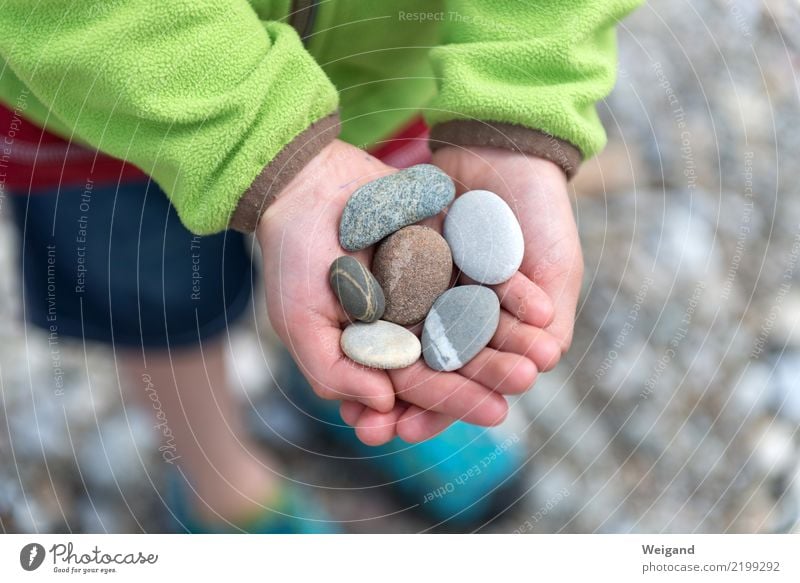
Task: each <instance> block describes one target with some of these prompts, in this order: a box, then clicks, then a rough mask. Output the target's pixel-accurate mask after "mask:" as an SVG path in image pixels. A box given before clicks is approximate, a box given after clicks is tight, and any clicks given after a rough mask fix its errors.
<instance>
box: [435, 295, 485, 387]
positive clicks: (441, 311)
mask: <svg viewBox="0 0 800 583" xmlns="http://www.w3.org/2000/svg"><path fill="white" fill-rule="evenodd" d="M499 322H500V302H499V301H498V299H497V295H496V294H495V293H494V292H493V291H492V290H490V289H489V288H486V287H482V286H479V285H464V286H461V287H455V288H453V289H450V290H447V291H446V292H444V293H443V294H442V295H441V296H439V299H437V300H436V302H435V303H434V304H433V307H432V308H431V311H430V312H429V313H428V316H427V318H425V325H424V327H423V329H422V355H423V356H424V357H425V362H426V363H427V364H428V366H429V367H431V368H432V369H433V370H441V371H451V370H457V369H459V368H461V367H462V366H464V365H465V364H467V363H468V362H469V361H470V360H472V359H473V358H475V356H477V355H478V353H479V352H480V351H481V350H483V349H484V348H485V347H486V345H487V344H489V341H490V340H491V339H492V336H494V333H495V332H496V331H497V325H498V323H499Z"/></svg>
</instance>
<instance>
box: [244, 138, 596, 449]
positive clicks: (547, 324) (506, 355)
mask: <svg viewBox="0 0 800 583" xmlns="http://www.w3.org/2000/svg"><path fill="white" fill-rule="evenodd" d="M469 155H472V156H474V155H476V154H469ZM465 156H466V154H464V153H458V154H456V155H454V156H452V157H448V156H447V155H446V152H442V153H441V154H438V155H437V160H435V161H436V163H437V164H439V165H440V166H441V167H442V168H443V169H444V170H445V171H446V172H447V173H448V174H450V175H451V176H452V177H453V178H454V179H455V180H456V184H457V185H458V186H459V191H462V190H464V189H470V188H478V187H480V188H487V189H490V190H494V191H495V192H497V194H500V195H501V196H503V198H504V199H506V201H507V202H509V204H510V206H511V207H512V208H513V209H514V211H515V212H516V213H517V216H518V217H519V218H520V219H521V223H522V224H523V231H524V233H525V237H526V257H525V260H524V263H523V266H522V268H521V269H520V273H518V274H516V275H515V276H514V277H512V279H511V280H510V281H509V282H506V283H504V284H501V285H499V286H495V287H494V289H495V291H496V292H497V293H498V296H499V297H500V300H501V305H502V307H503V308H504V310H503V313H502V314H501V319H500V326H499V328H498V331H497V334H496V335H495V338H494V339H493V341H492V343H491V344H490V346H489V347H487V348H485V349H484V350H483V351H482V352H481V353H480V354H479V355H478V356H477V357H475V358H474V359H473V360H472V361H470V362H469V363H468V364H467V365H466V366H465V367H463V368H462V369H460V370H458V371H455V372H436V371H433V370H431V369H430V368H428V367H427V366H426V365H425V362H424V361H423V360H419V361H418V362H416V363H415V364H414V365H412V366H410V367H407V368H404V369H397V370H389V371H384V370H376V369H368V368H365V367H363V366H361V365H359V364H357V363H355V362H353V361H351V360H350V359H348V358H347V357H346V356H345V355H344V354H343V352H342V350H341V348H340V345H339V342H340V338H341V333H342V330H343V329H344V327H346V325H347V324H348V319H347V317H346V315H345V313H344V311H343V310H342V308H341V306H340V305H339V303H338V300H337V299H336V296H335V295H334V294H333V291H332V290H331V289H330V286H329V284H328V269H329V267H330V264H331V263H332V262H333V261H334V260H335V259H336V258H337V257H339V256H341V255H343V254H345V252H344V250H343V249H342V248H341V247H340V245H339V241H338V227H339V219H340V217H341V214H342V210H343V209H344V205H345V204H346V202H347V200H348V198H349V197H350V195H351V194H352V193H353V192H354V191H355V190H356V189H357V188H358V187H359V186H361V185H363V184H365V183H367V182H369V181H371V180H374V179H376V178H379V177H381V176H384V175H387V174H390V173H392V172H396V170H395V169H394V168H391V167H389V166H386V165H385V164H383V163H382V162H380V161H379V160H377V159H376V158H374V157H372V156H370V155H369V154H367V153H365V152H364V151H363V150H360V149H358V148H355V147H353V146H350V145H348V144H345V143H344V142H341V141H335V142H333V143H332V144H330V145H329V146H327V147H326V148H325V149H324V150H323V151H322V152H321V153H320V154H319V155H318V156H317V157H316V158H315V159H314V160H312V161H311V162H310V163H309V164H308V165H307V166H306V167H305V168H304V169H303V170H302V171H301V172H300V173H299V174H298V175H297V176H296V177H295V178H294V179H293V180H292V182H291V183H290V184H289V185H288V186H287V187H286V188H285V189H284V191H283V192H282V193H281V194H280V195H279V196H278V198H277V200H276V201H275V202H274V203H273V204H272V205H271V206H270V207H269V208H268V209H267V211H266V212H265V214H264V216H263V217H262V219H261V221H260V224H259V227H258V231H257V237H258V241H259V243H260V244H261V247H262V255H263V262H264V280H265V285H266V292H267V308H268V313H269V317H270V320H271V322H272V324H273V326H274V328H275V330H276V332H277V333H278V335H279V336H280V338H281V340H282V341H283V342H284V343H285V345H286V346H287V348H288V349H289V351H290V353H291V354H292V356H293V358H294V359H295V360H296V362H297V363H298V366H299V367H300V369H301V370H302V372H303V374H304V375H305V376H306V378H307V379H308V380H309V382H310V384H311V386H312V388H313V389H314V392H315V393H316V394H317V396H319V397H321V398H323V399H335V400H339V401H341V402H342V405H341V413H342V417H343V419H344V420H345V421H346V422H347V423H349V424H350V425H352V426H353V427H355V429H356V432H357V434H358V436H359V437H360V438H361V439H362V441H364V442H365V443H368V444H373V445H377V444H381V443H385V442H387V441H389V440H390V439H392V438H394V437H395V436H400V437H401V438H402V439H404V440H406V441H411V442H414V441H421V440H424V439H427V438H429V437H431V436H433V435H435V434H436V433H438V432H439V431H441V430H443V429H444V428H446V427H447V426H448V425H449V424H450V423H452V422H453V421H454V420H456V419H463V420H464V421H467V422H470V423H475V424H478V425H485V426H489V425H495V424H498V423H500V422H501V421H502V420H503V419H504V418H505V416H506V414H507V411H508V405H507V403H506V400H505V398H504V396H503V395H505V394H518V393H521V392H523V391H525V390H526V389H527V388H529V387H530V386H531V385H532V383H533V381H534V379H535V377H536V374H537V373H538V371H539V370H546V369H547V368H549V367H551V366H553V365H554V364H555V362H556V361H557V360H558V357H559V355H560V353H561V350H562V349H563V348H565V347H566V345H567V344H568V341H569V334H571V324H569V326H568V327H569V330H568V331H567V323H566V322H567V321H566V320H565V319H564V317H563V316H562V317H561V318H559V314H558V313H557V311H554V306H561V307H562V309H564V310H569V309H571V310H572V312H573V314H574V307H575V298H574V297H573V298H572V300H571V302H572V305H571V308H570V307H569V301H570V300H568V299H566V297H567V296H570V295H572V289H571V286H569V285H566V286H562V287H563V288H564V289H557V288H558V281H560V280H562V279H563V278H562V277H561V276H559V277H556V276H553V275H552V274H553V272H554V271H555V269H557V268H558V269H560V266H559V265H557V266H555V267H552V266H551V268H549V269H547V270H546V273H544V272H538V273H537V271H536V269H537V268H542V266H544V265H546V263H547V261H549V259H547V258H550V259H552V258H554V255H553V253H557V252H566V251H565V249H564V248H562V247H558V248H555V249H552V250H550V253H549V254H547V253H546V254H545V255H544V256H543V257H544V258H545V259H544V260H543V259H540V258H536V259H531V258H529V257H528V254H529V253H528V249H529V248H530V247H531V244H530V241H529V239H530V238H531V237H532V235H531V232H530V229H529V228H527V227H526V225H525V222H524V219H525V218H526V217H527V214H521V210H520V209H522V210H523V211H524V210H525V208H524V207H525V205H523V206H522V207H519V205H517V207H519V208H517V207H515V204H514V203H513V202H512V200H511V199H510V198H509V196H511V197H519V196H521V195H524V196H526V197H527V196H529V193H528V190H527V187H526V189H523V190H520V188H521V187H522V186H523V184H522V182H517V181H514V182H513V183H511V184H502V183H503V176H495V177H494V180H493V181H491V182H488V181H484V178H481V177H480V175H472V174H471V172H472V168H470V167H469V166H470V165H469V164H467V163H466V162H465V161H464V157H465ZM481 159H482V160H484V161H485V163H486V166H487V167H489V168H491V167H492V166H493V163H492V160H489V159H486V158H485V157H482V158H481ZM459 160H461V161H459ZM548 164H549V163H548ZM534 166H535V164H534ZM495 170H496V169H495ZM548 170H549V169H548ZM556 170H558V169H557V168H556ZM558 172H560V170H558ZM491 173H492V172H490V171H487V172H485V173H484V177H486V176H488V175H489V174H491ZM556 176H557V175H556ZM543 178H544V179H547V178H548V176H539V177H538V178H537V180H539V179H543ZM549 178H550V179H552V178H553V177H552V176H550V177H549ZM561 181H562V183H563V175H562V177H561ZM473 185H474V186H473ZM501 186H503V187H504V188H500V187H501ZM561 186H562V188H564V191H565V187H563V184H562V185H561ZM504 190H505V192H504ZM533 190H538V189H533ZM564 198H565V199H566V196H564ZM523 202H526V201H523ZM555 206H556V207H559V209H560V205H555ZM566 209H567V211H568V216H569V219H570V221H572V215H571V210H570V209H569V202H568V200H567V201H566ZM556 210H557V209H555V208H554V209H553V211H554V212H556ZM560 210H563V209H560ZM525 212H531V211H530V209H529V210H527V211H525ZM533 214H536V213H533ZM562 218H563V217H562ZM427 223H428V225H429V226H432V227H433V228H435V229H437V230H438V231H440V232H441V215H440V216H439V217H435V218H432V219H429V220H428V221H427ZM571 224H572V226H573V229H574V222H571ZM537 228H541V225H540V226H539V227H537ZM566 232H567V233H569V229H567V230H566ZM576 239H577V238H576ZM538 241H539V244H541V241H542V238H541V236H539V239H538ZM565 242H566V241H565ZM351 255H353V256H354V257H355V258H356V259H358V260H359V261H361V262H362V263H363V264H364V265H366V266H369V265H370V262H371V259H372V249H371V248H369V249H366V250H363V251H360V252H357V253H351ZM579 258H580V251H579V248H578V255H577V259H578V260H579ZM578 262H579V261H578ZM537 277H538V279H537ZM574 278H575V273H573V274H572V279H574ZM579 279H580V274H579V273H577V280H578V281H579ZM534 281H535V282H536V283H534ZM574 295H575V297H577V294H576V293H575V294H574ZM415 331H418V330H417V329H415ZM560 331H562V332H564V333H559V332H560Z"/></svg>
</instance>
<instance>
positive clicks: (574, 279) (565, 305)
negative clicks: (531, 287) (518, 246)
mask: <svg viewBox="0 0 800 583" xmlns="http://www.w3.org/2000/svg"><path fill="white" fill-rule="evenodd" d="M544 261H546V264H548V265H558V266H560V267H559V268H558V269H553V270H552V273H550V274H549V275H548V276H547V277H542V278H540V280H537V281H536V283H537V284H538V285H539V286H540V287H541V289H543V290H544V291H545V293H547V295H548V296H549V297H550V298H552V300H553V321H552V322H551V323H550V324H549V325H548V326H546V328H545V329H546V330H547V331H548V332H549V333H550V335H551V336H552V337H553V338H555V339H556V340H557V341H558V343H559V346H560V348H561V351H562V352H566V351H567V350H568V349H569V346H570V344H571V343H572V334H573V330H574V327H575V311H576V308H577V306H578V300H579V298H580V293H581V282H582V281H583V256H582V253H581V249H580V247H579V246H575V248H574V249H572V250H571V251H569V252H564V253H563V254H562V255H555V256H553V257H549V256H548V257H546V258H545V259H544Z"/></svg>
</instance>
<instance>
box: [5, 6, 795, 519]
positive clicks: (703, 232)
mask: <svg viewBox="0 0 800 583" xmlns="http://www.w3.org/2000/svg"><path fill="white" fill-rule="evenodd" d="M619 36H620V80H619V83H618V87H617V89H616V90H615V91H614V93H613V94H612V96H611V97H610V98H609V99H608V100H607V102H606V103H604V104H602V105H601V108H600V109H601V113H602V115H603V117H604V119H605V121H606V124H607V127H608V128H609V134H610V143H609V147H608V148H607V150H606V151H605V152H604V153H603V155H601V156H600V157H599V158H598V159H597V160H595V161H591V162H589V163H587V164H586V165H585V167H584V170H583V171H582V173H581V176H580V177H579V178H578V179H577V180H576V181H575V183H574V188H575V191H576V194H577V195H578V196H576V201H577V202H576V211H577V216H578V219H579V224H580V230H581V234H582V238H583V241H584V243H585V246H584V248H585V253H586V263H587V270H586V278H585V287H584V295H583V299H582V303H581V305H580V311H579V316H578V322H577V330H576V336H575V344H574V347H573V349H572V350H571V351H570V353H569V354H568V355H567V357H566V358H565V360H564V362H563V363H562V364H561V365H560V366H559V367H558V369H557V370H555V371H554V372H552V373H549V374H547V375H544V376H543V377H542V378H541V379H540V381H539V382H538V384H537V387H536V388H535V390H533V391H531V392H529V393H528V394H527V395H525V396H524V397H522V398H520V399H518V400H517V401H516V402H515V404H514V407H513V409H512V415H511V418H510V419H509V421H508V422H507V424H506V426H505V428H504V431H506V432H509V433H511V434H516V435H518V436H520V437H521V438H522V439H521V443H522V444H523V446H524V447H525V448H526V451H527V456H528V458H529V463H527V464H526V465H525V466H524V472H525V477H524V480H523V481H524V485H525V487H524V489H523V492H522V493H521V495H520V496H519V497H518V498H514V499H509V501H508V502H509V505H510V506H511V508H510V510H509V511H508V512H507V513H506V514H505V515H504V516H503V517H502V518H499V519H498V520H496V521H493V522H492V523H491V524H489V525H487V526H486V528H485V530H488V531H494V532H511V531H523V532H541V533H547V532H787V531H792V530H795V531H800V432H799V431H798V428H800V328H798V323H800V287H798V280H799V279H800V267H798V255H800V196H799V195H800V192H799V191H800V183H798V182H797V181H795V180H793V179H791V177H790V174H789V170H790V169H791V168H793V167H794V166H792V165H791V163H792V162H793V161H794V160H792V157H796V155H797V152H798V151H800V132H798V131H797V130H798V128H800V107H798V105H799V103H800V100H799V99H798V94H799V91H800V86H799V85H798V81H797V75H798V71H800V46H798V44H797V40H796V39H800V9H799V8H798V5H797V3H796V2H794V1H792V0H770V1H768V2H747V3H746V2H744V1H741V0H740V1H738V2H737V1H732V0H724V1H723V0H718V1H712V0H701V1H697V2H691V3H689V2H686V1H678V2H668V1H667V0H655V1H654V2H651V3H650V4H649V5H647V6H645V7H643V8H642V9H640V10H639V11H638V12H637V13H635V14H634V15H633V16H632V17H631V18H630V19H628V20H626V21H625V22H624V24H623V25H622V26H621V28H620V34H619ZM2 214H3V215H4V214H5V209H3V213H2ZM15 238H16V234H15V233H13V232H12V231H11V229H10V228H9V227H8V225H7V224H6V223H5V222H2V223H0V265H2V267H3V271H4V272H5V273H7V274H8V273H12V270H13V262H14V260H15V259H14V256H13V250H14V249H16V241H15ZM14 282H15V278H13V277H5V278H0V287H2V290H0V291H1V292H2V297H4V298H6V300H5V301H3V302H0V344H1V345H2V346H3V350H2V351H0V397H2V402H1V403H0V407H1V408H2V411H3V415H1V416H0V426H3V427H0V525H1V526H2V529H3V531H5V532H33V531H39V532H66V531H72V532H85V531H89V532H102V531H108V532H129V531H147V532H153V531H160V530H163V529H164V528H165V527H166V525H165V524H164V521H163V516H164V507H163V503H162V502H161V500H160V499H159V495H158V493H159V492H162V491H163V489H162V480H163V470H164V467H163V466H164V464H163V463H160V461H159V459H160V458H158V457H157V456H156V453H157V452H156V451H155V448H156V445H157V444H156V441H155V438H156V436H155V434H154V432H153V431H152V428H151V423H150V421H149V419H148V418H147V417H145V415H144V414H143V413H142V412H140V411H138V410H137V409H135V408H133V407H130V406H123V400H122V396H121V392H120V390H119V384H118V382H117V376H116V369H115V362H114V358H113V354H111V353H109V352H108V350H106V349H105V348H103V347H99V346H93V345H86V346H84V345H83V344H82V343H76V344H74V345H73V344H68V343H66V342H62V343H61V345H60V346H59V350H60V354H59V356H60V358H61V361H62V368H63V369H64V382H65V385H66V386H65V390H64V391H63V394H58V395H57V394H55V392H54V387H53V377H52V352H51V347H49V346H48V344H47V340H46V337H45V336H44V335H43V334H42V333H41V332H38V331H36V330H30V329H29V330H28V331H27V332H26V331H25V330H24V329H23V328H22V327H21V325H20V321H21V317H20V306H19V298H18V297H17V295H16V288H15V285H14ZM262 316H263V315H262ZM259 320H260V321H259V322H258V323H256V322H248V323H246V324H244V325H242V326H241V327H240V328H238V329H237V330H236V331H235V332H234V333H233V335H232V343H233V346H232V350H231V352H232V354H235V355H236V356H235V362H236V365H237V368H238V371H239V374H240V376H241V378H242V382H243V385H244V389H245V392H244V395H243V396H244V397H246V399H243V402H244V403H247V404H248V405H247V406H248V407H250V408H251V409H252V410H254V411H259V412H262V413H264V414H265V415H266V418H267V419H268V420H269V422H270V424H271V425H272V426H273V427H277V428H278V431H280V432H282V433H283V434H284V435H292V436H293V438H296V439H297V442H298V443H299V444H301V445H304V446H308V447H309V448H321V447H324V444H320V442H318V441H315V440H314V438H313V436H308V435H303V434H302V433H301V432H299V431H298V428H297V423H296V420H295V419H294V418H293V417H292V414H291V412H290V411H289V409H288V408H287V407H286V406H284V405H282V404H281V403H280V401H279V399H277V397H276V391H274V390H273V387H271V384H270V378H271V376H272V375H273V374H278V373H279V372H280V367H281V365H280V358H279V357H278V355H279V350H278V347H277V343H276V342H275V340H274V338H273V337H272V335H271V334H270V332H269V330H268V329H266V325H265V323H264V318H263V317H261V318H259ZM259 342H260V343H261V344H262V345H263V344H266V345H267V347H268V349H269V350H268V354H269V355H270V360H269V361H268V362H267V363H266V365H265V363H264V362H263V359H262V356H261V352H260V349H259ZM231 358H232V359H233V358H234V357H233V356H232V357H231ZM254 430H256V431H257V432H259V433H260V434H263V435H264V436H265V438H266V439H267V440H268V442H269V436H268V435H266V432H265V431H264V428H263V427H258V426H256V427H254ZM272 442H274V439H273V441H272ZM278 450H279V453H280V454H281V455H282V456H284V457H285V459H286V463H287V464H288V465H289V467H290V471H291V472H292V475H293V476H297V477H298V478H302V479H306V480H309V481H316V482H321V481H324V482H325V483H326V484H327V483H330V484H335V485H336V486H337V487H339V488H342V489H339V490H330V491H328V492H326V493H325V494H324V499H325V504H326V506H327V507H328V509H329V511H330V512H331V513H332V514H333V515H334V517H336V518H339V519H341V520H348V521H350V522H348V526H347V528H348V529H349V530H352V531H355V532H373V531H380V532H416V531H420V530H424V529H426V528H428V527H429V526H430V525H429V524H428V523H426V522H425V521H424V519H422V518H421V517H419V516H417V515H413V514H411V513H400V514H396V515H393V516H391V517H383V518H379V517H381V516H385V515H386V514H387V513H391V512H393V511H395V510H397V509H398V508H399V506H398V503H397V502H395V501H393V499H392V498H391V497H390V496H388V495H387V493H386V492H384V491H383V490H385V489H371V490H370V491H369V492H370V493H369V494H368V495H365V494H364V492H363V491H362V490H357V489H355V488H359V487H362V486H363V485H364V483H366V482H367V481H368V480H371V479H372V478H370V477H368V475H367V474H363V473H362V471H363V472H366V470H365V469H363V468H360V467H359V468H356V469H354V470H353V471H349V472H342V471H341V464H337V463H336V462H335V461H333V462H331V461H321V458H320V456H314V455H298V454H297V449H296V448H295V449H294V450H290V449H288V448H283V450H281V449H280V448H278ZM370 483H371V482H370Z"/></svg>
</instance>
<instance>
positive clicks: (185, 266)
mask: <svg viewBox="0 0 800 583" xmlns="http://www.w3.org/2000/svg"><path fill="white" fill-rule="evenodd" d="M9 194H11V196H9V197H8V198H7V199H6V201H7V202H10V203H11V206H12V207H13V219H14V222H15V223H16V225H17V227H18V229H19V236H20V242H21V245H20V261H19V266H20V268H21V271H22V278H20V281H21V282H22V286H23V289H22V297H23V302H24V303H23V313H24V318H25V319H26V320H27V321H28V322H30V323H32V324H35V325H37V326H40V327H42V328H44V329H45V330H46V331H48V332H51V333H53V332H55V333H57V334H58V335H59V336H72V337H75V338H85V339H87V340H97V341H101V342H106V343H109V344H114V345H116V346H127V347H142V346H144V347H166V346H176V347H177V346H186V345H192V344H197V343H198V342H200V341H202V340H205V339H206V338H209V337H211V336H214V335H216V334H219V333H220V332H222V331H224V330H225V329H226V327H227V326H228V325H230V324H231V323H233V322H234V321H235V320H236V319H238V318H239V317H240V316H241V315H242V314H243V313H244V311H245V310H246V308H247V307H248V305H249V302H250V299H251V296H252V287H253V281H254V279H253V276H254V268H253V264H252V261H251V258H250V254H249V252H248V249H247V245H248V239H247V238H246V237H245V236H244V235H242V234H241V233H237V232H234V231H229V232H224V233H220V234H218V235H213V236H207V237H199V236H195V235H192V233H190V232H189V231H187V230H186V228H184V226H183V225H182V224H181V222H180V220H179V219H178V216H177V213H176V211H175V209H174V208H173V207H172V205H171V204H170V202H169V201H168V199H167V197H166V196H165V195H164V193H163V192H162V191H161V189H159V188H158V186H157V185H156V184H155V183H153V182H150V181H146V180H142V181H137V182H133V183H129V184H120V185H116V184H115V185H113V186H102V187H101V186H93V185H92V184H91V183H89V184H87V185H86V186H85V187H60V188H58V189H54V190H53V192H48V193H39V194H34V195H31V196H14V193H9Z"/></svg>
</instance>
